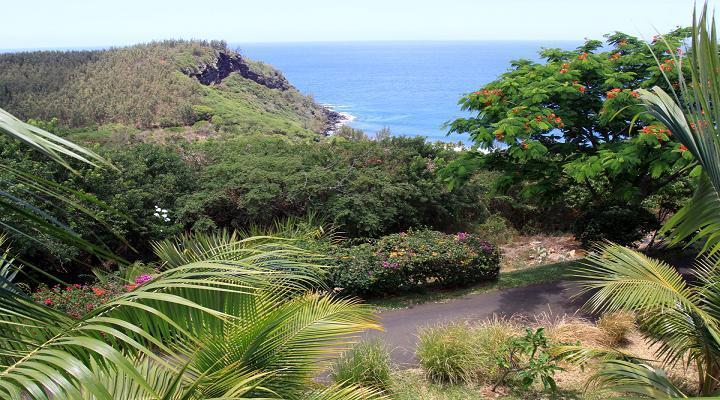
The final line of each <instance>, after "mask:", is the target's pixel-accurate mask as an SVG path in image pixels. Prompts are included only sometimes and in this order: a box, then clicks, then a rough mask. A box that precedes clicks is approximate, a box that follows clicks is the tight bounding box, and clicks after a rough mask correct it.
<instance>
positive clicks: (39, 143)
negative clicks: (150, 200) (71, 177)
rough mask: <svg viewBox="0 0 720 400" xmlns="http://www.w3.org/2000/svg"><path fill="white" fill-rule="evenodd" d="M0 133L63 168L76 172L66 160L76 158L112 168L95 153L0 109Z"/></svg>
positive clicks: (87, 162)
mask: <svg viewBox="0 0 720 400" xmlns="http://www.w3.org/2000/svg"><path fill="white" fill-rule="evenodd" d="M0 133H2V134H6V135H9V136H11V137H13V138H15V139H17V140H20V141H22V142H24V143H26V144H27V145H29V146H31V147H32V148H34V149H36V150H38V151H40V152H42V153H44V154H45V155H47V156H48V157H50V159H52V160H53V161H55V162H57V163H58V164H60V165H62V166H63V167H65V168H67V169H69V170H72V171H74V169H73V168H72V167H71V166H70V164H69V163H68V162H67V161H66V158H74V159H76V160H79V161H81V162H83V163H86V164H90V165H94V166H98V165H106V166H109V167H112V164H110V163H109V162H108V161H106V160H105V159H104V158H102V157H100V156H99V155H97V154H96V153H95V152H93V151H91V150H88V149H86V148H84V147H81V146H78V145H76V144H75V143H73V142H71V141H69V140H66V139H63V138H61V137H59V136H56V135H53V134H52V133H49V132H46V131H44V130H42V129H40V128H38V127H36V126H33V125H30V124H26V123H25V122H22V121H20V120H19V119H17V118H15V117H14V116H13V115H11V114H10V113H8V112H7V111H5V110H3V109H1V108H0Z"/></svg>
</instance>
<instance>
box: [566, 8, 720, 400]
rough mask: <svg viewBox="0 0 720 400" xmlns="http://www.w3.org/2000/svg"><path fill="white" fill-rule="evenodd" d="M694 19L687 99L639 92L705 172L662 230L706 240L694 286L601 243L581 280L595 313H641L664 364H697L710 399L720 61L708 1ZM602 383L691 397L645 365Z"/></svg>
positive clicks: (620, 368)
mask: <svg viewBox="0 0 720 400" xmlns="http://www.w3.org/2000/svg"><path fill="white" fill-rule="evenodd" d="M693 20H694V23H693V35H692V48H691V51H690V54H689V58H688V60H689V63H690V67H689V71H690V82H691V83H690V84H689V86H686V84H685V77H684V76H683V74H682V72H681V73H680V75H679V78H678V81H679V82H680V91H681V93H680V97H674V96H671V95H669V94H667V92H665V91H664V90H663V89H661V88H658V87H655V88H653V89H652V90H651V91H646V90H640V91H639V93H640V97H641V99H642V100H643V102H644V103H645V105H646V107H647V109H648V111H649V112H650V113H651V114H652V115H653V116H654V117H655V118H657V119H658V120H659V121H660V122H662V124H663V125H664V126H665V127H666V128H667V129H669V131H670V132H671V133H672V135H673V136H674V137H675V139H676V140H678V141H679V142H680V143H681V146H682V148H681V150H682V151H688V152H690V153H691V154H692V155H693V156H694V159H695V160H697V162H698V163H699V165H701V167H702V174H701V176H700V178H699V179H700V184H699V185H698V189H697V192H696V194H695V196H694V197H693V199H692V200H691V201H690V202H689V203H688V204H687V205H685V207H684V208H682V209H681V210H680V211H679V212H678V213H677V214H676V215H674V216H673V217H672V218H671V219H670V220H669V221H668V222H667V224H666V225H665V226H664V228H663V230H664V232H665V233H666V234H667V235H668V237H669V239H670V242H671V243H673V244H678V243H681V242H683V241H688V242H689V243H702V253H703V254H702V256H703V257H704V258H703V259H702V260H701V261H699V262H698V266H697V268H696V270H695V272H694V278H695V279H694V282H693V283H692V284H690V283H688V282H687V281H685V280H684V279H683V277H682V276H681V275H680V274H679V273H678V272H677V271H676V269H675V268H673V267H671V266H670V265H668V264H666V263H664V262H661V261H657V260H653V259H650V258H648V257H646V256H644V255H642V254H640V253H638V252H635V251H632V250H629V249H626V248H623V247H620V246H617V245H613V244H606V245H601V246H600V247H599V248H598V251H597V254H596V255H593V256H590V257H589V258H588V262H587V265H586V266H585V267H584V268H583V269H581V270H580V272H579V275H580V277H581V279H582V284H583V287H584V289H585V290H586V291H589V292H592V293H593V294H592V297H591V298H590V300H589V301H588V303H587V306H588V307H589V308H590V309H592V310H595V311H612V310H620V309H625V310H632V311H635V312H637V314H638V318H639V320H640V326H641V327H642V330H643V333H644V334H645V336H646V338H647V339H648V340H649V342H650V343H652V344H657V345H658V349H659V354H658V355H659V356H660V357H661V359H662V361H663V362H664V364H665V365H669V366H672V365H675V364H677V363H680V362H684V363H686V364H687V365H694V366H695V368H696V369H697V376H698V381H699V390H698V392H699V393H700V394H701V395H704V396H708V395H711V394H713V393H715V392H716V391H717V390H718V388H719V387H720V284H719V283H720V271H719V270H718V268H720V261H719V260H720V259H719V258H718V257H716V256H714V254H715V253H716V252H717V251H718V249H720V246H719V245H718V244H719V243H720V235H718V234H719V233H720V225H719V221H720V126H719V125H718V123H719V122H720V107H717V104H719V103H718V102H719V101H720V76H719V75H718V74H717V68H718V66H720V57H719V56H718V43H717V37H716V27H715V22H714V20H713V19H711V18H709V17H708V13H707V4H706V5H705V7H704V8H703V10H702V12H701V13H700V15H699V17H698V16H697V15H695V16H694V18H693ZM678 70H680V71H682V69H681V68H678ZM597 379H599V380H600V381H601V382H604V383H606V384H611V385H614V386H616V388H618V389H621V390H624V391H629V392H635V393H639V394H645V395H652V396H654V397H684V394H683V393H682V392H681V391H680V390H679V389H678V388H676V387H674V386H673V385H672V383H671V382H670V381H669V380H668V379H667V378H666V377H665V376H664V373H663V372H662V370H658V369H655V368H653V367H650V366H648V365H645V364H643V363H640V362H632V361H629V360H624V361H610V362H607V363H605V364H604V366H603V368H602V369H601V371H600V373H599V375H598V377H597Z"/></svg>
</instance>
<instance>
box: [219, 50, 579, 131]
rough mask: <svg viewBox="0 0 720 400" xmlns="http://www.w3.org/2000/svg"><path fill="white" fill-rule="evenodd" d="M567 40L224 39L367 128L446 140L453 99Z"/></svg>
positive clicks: (455, 115)
mask: <svg viewBox="0 0 720 400" xmlns="http://www.w3.org/2000/svg"><path fill="white" fill-rule="evenodd" d="M579 45H580V42H571V41H477V42H349V43H337V42H325V43H262V44H257V43H256V44H232V45H231V47H232V48H236V49H238V50H239V51H240V52H241V54H243V55H246V56H248V57H250V58H251V59H254V60H258V61H263V62H265V63H268V64H271V65H273V66H274V67H276V68H278V69H279V70H281V71H282V72H283V74H285V76H286V77H287V78H288V80H289V81H290V83H292V84H293V85H294V86H295V87H297V88H298V89H299V90H300V91H301V92H303V93H306V94H309V95H312V96H313V97H314V98H315V100H316V101H317V102H319V103H322V104H327V105H329V106H330V107H331V108H333V109H334V110H336V111H338V112H344V113H348V114H350V115H352V117H353V119H352V120H351V121H349V125H350V126H352V127H354V128H358V129H362V130H364V131H365V132H366V133H368V134H370V135H372V134H373V133H375V132H377V131H379V130H380V129H383V128H384V127H388V128H389V129H390V132H391V134H393V135H404V136H425V137H427V138H428V139H429V140H432V141H436V140H442V141H447V142H458V141H462V142H465V143H467V141H468V138H467V137H464V136H462V135H457V134H453V135H450V136H448V135H447V129H446V128H444V127H443V124H444V123H445V122H448V121H451V120H453V119H454V118H458V117H462V116H467V115H468V113H466V112H463V111H461V110H460V107H459V106H458V104H457V103H458V100H459V99H460V98H461V97H462V96H463V95H464V94H466V93H470V92H473V91H475V90H477V89H478V88H480V87H481V86H482V85H484V84H487V83H489V82H491V81H493V80H495V79H496V78H497V77H498V76H499V75H500V74H502V73H503V72H505V71H506V70H507V69H508V68H509V67H510V62H511V61H512V60H515V59H519V58H527V59H532V60H538V55H537V53H538V51H539V50H540V49H541V48H542V47H560V48H565V49H572V48H575V47H577V46H579Z"/></svg>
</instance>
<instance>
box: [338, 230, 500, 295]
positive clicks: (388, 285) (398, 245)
mask: <svg viewBox="0 0 720 400" xmlns="http://www.w3.org/2000/svg"><path fill="white" fill-rule="evenodd" d="M333 257H334V260H335V263H336V264H337V266H338V267H337V268H335V269H333V270H332V272H331V274H330V280H331V285H332V286H333V287H336V288H342V290H343V293H347V294H354V295H370V296H373V295H381V294H386V293H393V292H399V291H407V290H412V289H418V288H421V287H424V286H428V285H434V286H439V287H454V286H460V285H468V284H473V283H477V282H481V281H484V280H490V279H494V278H496V277H497V275H498V273H499V271H500V266H499V265H500V253H499V251H498V249H497V247H495V246H493V245H492V244H490V243H488V242H486V241H484V240H481V239H480V238H478V237H477V235H472V234H468V233H464V232H460V233H458V234H456V235H448V234H444V233H441V232H436V231H430V230H422V231H408V232H407V233H399V234H393V235H388V236H385V237H383V238H381V239H379V240H377V241H374V242H371V243H364V244H360V245H357V246H353V247H349V248H342V247H337V248H335V251H334V252H333Z"/></svg>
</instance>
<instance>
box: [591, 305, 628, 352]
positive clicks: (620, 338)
mask: <svg viewBox="0 0 720 400" xmlns="http://www.w3.org/2000/svg"><path fill="white" fill-rule="evenodd" d="M597 326H598V328H600V330H601V331H602V332H603V333H604V334H605V336H606V340H607V344H608V345H610V346H614V345H616V344H619V343H622V342H624V341H626V340H627V335H628V333H630V331H632V330H633V328H634V327H635V314H633V313H631V312H629V311H618V312H613V313H605V314H603V315H602V316H601V317H600V319H599V320H598V323H597Z"/></svg>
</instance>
